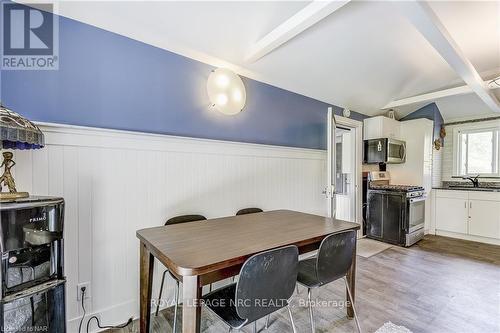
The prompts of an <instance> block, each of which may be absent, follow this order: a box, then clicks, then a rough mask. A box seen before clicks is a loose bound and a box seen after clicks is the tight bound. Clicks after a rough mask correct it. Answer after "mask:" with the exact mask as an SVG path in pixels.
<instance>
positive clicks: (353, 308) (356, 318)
mask: <svg viewBox="0 0 500 333" xmlns="http://www.w3.org/2000/svg"><path fill="white" fill-rule="evenodd" d="M344 282H345V286H346V289H347V293H348V294H349V300H351V305H352V312H354V320H355V321H356V326H357V327H358V332H359V333H361V326H360V325H359V320H358V314H357V313H356V307H355V306H354V301H353V299H352V294H351V288H349V283H348V282H347V278H346V277H345V276H344Z"/></svg>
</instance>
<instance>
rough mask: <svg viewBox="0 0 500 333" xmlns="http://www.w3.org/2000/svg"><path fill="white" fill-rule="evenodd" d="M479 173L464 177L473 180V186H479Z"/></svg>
mask: <svg viewBox="0 0 500 333" xmlns="http://www.w3.org/2000/svg"><path fill="white" fill-rule="evenodd" d="M478 177H479V175H477V176H476V177H472V176H471V177H462V179H466V180H470V181H471V182H472V186H474V187H479V180H478V179H477V178H478Z"/></svg>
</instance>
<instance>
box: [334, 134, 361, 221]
mask: <svg viewBox="0 0 500 333" xmlns="http://www.w3.org/2000/svg"><path fill="white" fill-rule="evenodd" d="M335 134H336V135H335V154H336V161H335V163H336V169H335V171H336V172H335V185H336V186H335V203H336V218H338V219H340V220H344V221H350V222H356V154H355V153H356V136H355V130H354V129H350V128H343V127H337V128H336V133H335Z"/></svg>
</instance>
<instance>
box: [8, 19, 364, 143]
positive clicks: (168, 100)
mask: <svg viewBox="0 0 500 333" xmlns="http://www.w3.org/2000/svg"><path fill="white" fill-rule="evenodd" d="M212 69H213V67H211V66H209V65H207V64H204V63H201V62H198V61H195V60H193V59H190V58H186V57H184V56H180V55H178V54H175V53H172V52H169V51H166V50H163V49H159V48H156V47H154V46H151V45H148V44H144V43H142V42H139V41H136V40H133V39H130V38H127V37H124V36H121V35H118V34H115V33H112V32H109V31H106V30H102V29H99V28H96V27H93V26H90V25H87V24H84V23H81V22H77V21H74V20H71V19H68V18H64V17H60V18H59V70H55V71H37V70H31V71H3V72H2V73H1V96H0V98H1V100H2V102H3V104H4V105H5V106H7V107H9V108H11V109H12V110H14V111H16V112H18V113H20V114H22V115H24V116H26V117H28V118H29V119H31V120H36V121H43V122H54V123H62V124H72V125H81V126H92V127H100V128H111V129H121V130H131V131H140V132H149V133H160V134H170V135H179V136H188V137H197V138H209V139H219V140H230V141H239V142H251V143H261V144H270V145H282V146H291V147H302V148H314V149H325V147H326V112H327V107H328V106H330V105H329V104H327V103H324V102H321V101H318V100H315V99H312V98H308V97H305V96H302V95H299V94H295V93H292V92H290V91H287V90H283V89H280V88H277V87H274V86H271V85H268V84H264V83H262V82H258V81H255V80H252V79H249V78H243V82H244V84H245V86H246V89H247V104H246V106H245V109H244V111H243V112H241V113H239V114H238V115H235V116H226V115H223V114H221V113H218V112H216V111H210V110H209V108H208V105H209V100H208V96H207V93H206V82H207V78H208V75H209V73H210V71H211V70H212ZM291 70H293V69H291ZM334 109H335V112H336V114H341V112H342V109H341V108H339V107H334ZM351 114H352V115H351V117H352V118H354V119H358V120H361V119H363V118H365V116H364V115H362V114H359V113H356V112H352V113H351Z"/></svg>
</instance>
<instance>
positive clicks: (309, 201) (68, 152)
mask: <svg viewBox="0 0 500 333" xmlns="http://www.w3.org/2000/svg"><path fill="white" fill-rule="evenodd" d="M39 125H40V127H41V129H42V130H43V131H44V133H45V136H46V143H47V145H46V147H45V148H44V149H41V150H36V151H15V152H14V153H15V158H16V161H17V165H16V167H15V169H16V170H15V172H14V176H15V178H16V182H17V185H18V189H19V190H23V191H24V190H27V191H29V192H30V193H31V194H34V195H52V196H62V197H64V198H65V200H66V219H65V233H64V235H65V269H66V275H67V279H68V283H67V318H68V322H69V327H68V331H69V332H74V331H75V332H76V330H77V329H76V327H77V324H78V321H79V319H80V317H81V315H82V309H81V307H80V305H79V302H77V300H76V299H77V285H78V284H79V283H85V282H90V284H91V298H90V299H88V300H87V301H86V308H87V313H91V314H92V313H96V314H99V315H100V316H101V318H102V321H103V322H104V323H106V324H117V323H122V322H125V321H126V320H127V319H128V318H129V317H130V316H134V317H137V315H138V286H139V277H138V271H139V264H138V252H139V251H138V249H139V247H138V245H139V242H138V240H137V238H136V236H135V232H136V230H138V229H141V228H147V227H153V226H158V225H162V224H163V223H164V222H165V220H166V219H167V218H168V217H172V216H175V215H180V214H191V213H193V214H203V215H205V216H206V217H207V218H214V217H220V216H228V215H233V214H234V213H235V212H236V211H237V210H238V209H240V208H243V207H252V206H256V207H261V208H262V209H264V210H272V209H294V210H298V211H303V212H309V213H314V214H319V215H325V214H326V200H325V198H324V196H323V195H322V190H323V188H324V186H325V179H326V171H325V169H326V166H325V163H326V153H325V152H324V151H320V150H310V149H298V148H288V147H277V146H266V145H257V144H245V143H235V142H223V141H214V140H202V139H193V138H181V137H172V136H165V135H153V134H145V133H133V132H125V131H114V130H106V129H95V128H84V127H76V126H66V125H56V124H39ZM158 266H159V265H156V267H155V269H156V271H155V288H154V290H153V295H157V290H158V287H159V286H158V285H159V281H160V277H161V273H162V269H161V267H158ZM173 285H174V284H173V283H171V282H170V283H169V284H168V286H169V287H168V288H167V290H165V292H164V295H165V297H169V298H170V299H172V296H173V289H172V287H173Z"/></svg>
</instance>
